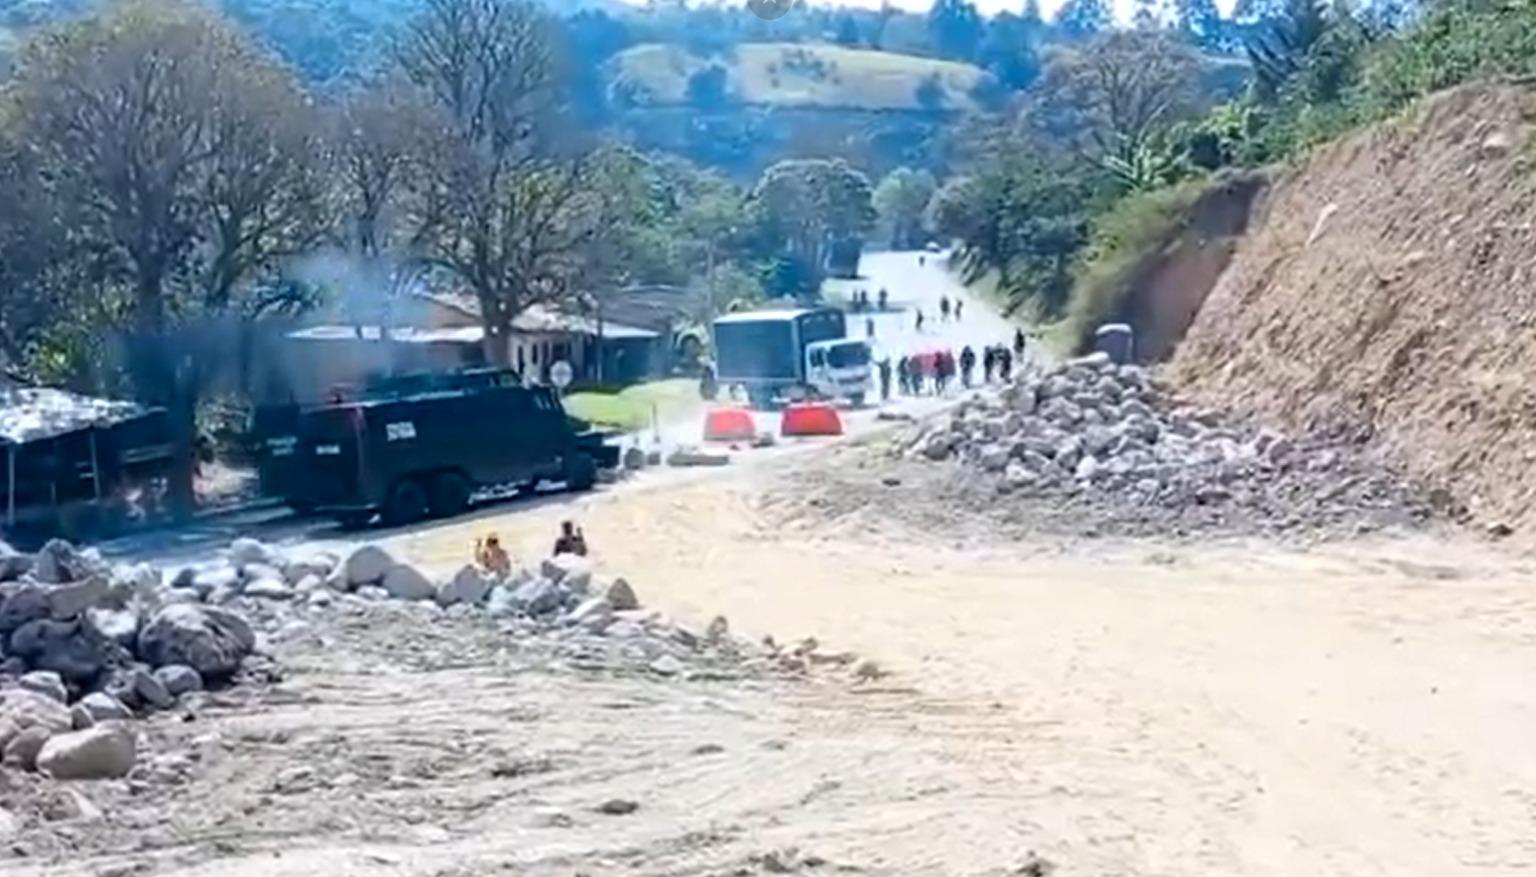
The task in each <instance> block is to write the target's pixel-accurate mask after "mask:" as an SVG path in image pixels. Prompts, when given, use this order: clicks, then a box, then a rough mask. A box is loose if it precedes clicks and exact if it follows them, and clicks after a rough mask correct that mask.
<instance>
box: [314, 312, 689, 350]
mask: <svg viewBox="0 0 1536 877" xmlns="http://www.w3.org/2000/svg"><path fill="white" fill-rule="evenodd" d="M525 316H527V315H525ZM513 328H514V329H515V330H516V331H518V332H526V333H529V334H552V335H559V334H577V335H591V336H593V337H597V323H596V322H593V321H587V320H582V319H580V318H574V319H573V318H570V317H562V316H559V315H542V314H540V315H533V316H531V317H528V318H527V319H524V318H522V317H520V318H518V319H517V320H515V321H513ZM288 337H289V338H292V339H294V340H297V341H348V340H357V339H361V340H364V341H378V340H379V339H380V338H381V337H383V333H382V330H381V329H380V328H379V327H378V326H362V327H358V326H347V325H334V324H333V325H324V326H310V327H308V328H304V329H299V330H296V331H294V332H290V333H288ZM389 337H390V338H391V339H393V340H394V341H398V342H400V343H401V344H479V343H480V341H481V339H483V338H484V337H485V330H484V329H482V328H481V327H479V326H456V327H450V328H446V329H418V328H416V327H414V326H398V327H395V328H393V329H390V331H389ZM658 337H660V335H659V334H658V333H656V332H652V331H651V330H649V329H641V328H638V327H636V326H623V325H620V324H618V323H609V322H604V323H603V332H602V338H603V339H604V340H608V341H616V340H621V339H631V338H658Z"/></svg>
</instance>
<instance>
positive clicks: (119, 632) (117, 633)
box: [81, 605, 142, 649]
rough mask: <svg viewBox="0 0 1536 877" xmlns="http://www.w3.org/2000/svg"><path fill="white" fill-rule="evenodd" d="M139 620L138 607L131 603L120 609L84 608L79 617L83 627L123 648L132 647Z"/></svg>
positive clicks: (136, 634)
mask: <svg viewBox="0 0 1536 877" xmlns="http://www.w3.org/2000/svg"><path fill="white" fill-rule="evenodd" d="M141 620H142V619H141V618H140V616H139V610H138V608H137V607H136V606H133V605H130V606H127V607H125V608H122V609H109V608H104V607H94V608H91V609H87V610H85V617H84V618H82V619H81V621H82V623H83V624H84V625H85V627H86V628H87V629H89V630H91V631H92V632H94V633H95V634H96V635H97V636H100V637H102V638H103V639H107V640H110V641H112V642H115V643H117V644H118V645H120V646H122V647H123V648H125V649H131V648H133V645H134V643H135V642H137V641H138V638H139V623H140V621H141Z"/></svg>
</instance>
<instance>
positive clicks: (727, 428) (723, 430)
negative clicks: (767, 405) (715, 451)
mask: <svg viewBox="0 0 1536 877" xmlns="http://www.w3.org/2000/svg"><path fill="white" fill-rule="evenodd" d="M756 437H757V423H756V422H754V421H753V420H752V412H750V411H748V410H747V409H745V408H715V409H712V410H711V411H710V412H709V413H708V414H706V415H704V440H705V441H707V442H749V441H752V439H754V438H756Z"/></svg>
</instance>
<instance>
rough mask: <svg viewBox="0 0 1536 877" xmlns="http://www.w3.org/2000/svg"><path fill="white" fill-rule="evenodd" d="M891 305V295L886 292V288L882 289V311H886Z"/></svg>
mask: <svg viewBox="0 0 1536 877" xmlns="http://www.w3.org/2000/svg"><path fill="white" fill-rule="evenodd" d="M890 304H891V294H890V293H889V292H887V291H886V290H885V287H883V286H882V287H880V310H882V311H883V310H885V309H886V308H888V307H890Z"/></svg>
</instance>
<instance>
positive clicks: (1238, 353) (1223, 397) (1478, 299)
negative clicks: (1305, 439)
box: [1170, 85, 1536, 521]
mask: <svg viewBox="0 0 1536 877" xmlns="http://www.w3.org/2000/svg"><path fill="white" fill-rule="evenodd" d="M1533 108H1536V95H1533V94H1532V93H1531V92H1530V91H1529V90H1528V89H1522V88H1517V87H1514V86H1508V85H1480V86H1475V87H1467V88H1462V89H1458V90H1455V91H1451V92H1447V93H1444V94H1440V95H1437V96H1435V97H1433V98H1430V99H1428V100H1426V101H1424V102H1422V103H1421V104H1419V105H1418V106H1417V107H1415V108H1414V109H1413V110H1411V111H1410V112H1409V113H1408V114H1407V115H1406V116H1404V117H1403V118H1401V119H1399V120H1397V121H1394V122H1391V123H1386V124H1382V125H1379V126H1376V127H1374V128H1372V129H1370V130H1368V131H1364V132H1362V133H1360V134H1357V135H1355V136H1352V137H1350V138H1348V139H1345V140H1342V141H1340V142H1338V143H1334V144H1331V145H1329V146H1327V147H1325V148H1322V149H1319V150H1317V151H1316V152H1315V153H1314V154H1313V155H1311V156H1310V157H1309V158H1308V159H1307V160H1306V161H1305V162H1304V163H1302V164H1301V165H1300V166H1299V167H1296V168H1294V169H1292V170H1290V171H1287V172H1286V173H1284V174H1282V175H1281V176H1280V177H1279V178H1278V179H1277V180H1276V181H1275V184H1274V186H1273V188H1272V189H1271V190H1270V191H1269V193H1268V194H1267V195H1266V196H1265V199H1264V201H1263V203H1262V204H1261V205H1260V207H1259V213H1258V215H1257V216H1256V217H1255V221H1254V223H1253V225H1252V229H1253V230H1252V231H1251V232H1250V234H1249V236H1248V238H1247V239H1246V240H1245V241H1244V242H1243V244H1242V246H1241V247H1240V249H1239V250H1238V253H1237V256H1236V258H1235V259H1234V261H1233V263H1232V265H1231V267H1230V268H1229V269H1228V270H1227V272H1226V273H1225V274H1224V275H1223V276H1222V278H1221V280H1220V281H1219V283H1218V284H1217V286H1216V288H1215V289H1214V290H1213V291H1212V292H1211V295H1210V297H1209V298H1208V299H1207V301H1206V303H1205V306H1204V308H1203V310H1202V311H1201V313H1200V315H1199V317H1198V318H1197V319H1196V321H1195V323H1194V325H1193V326H1192V327H1191V330H1190V333H1189V336H1188V338H1187V339H1186V340H1185V342H1184V344H1183V345H1182V346H1181V348H1180V349H1179V351H1178V353H1177V355H1176V357H1175V360H1174V362H1173V364H1172V369H1171V372H1170V374H1171V376H1172V378H1173V379H1174V380H1175V381H1176V382H1178V383H1179V384H1181V385H1182V389H1185V390H1187V391H1188V392H1190V393H1192V394H1193V395H1194V396H1195V397H1196V398H1198V399H1200V400H1201V401H1202V402H1204V403H1207V404H1213V405H1220V406H1233V407H1236V408H1239V409H1242V410H1246V411H1249V412H1253V413H1256V414H1258V415H1260V416H1261V417H1263V418H1265V419H1267V420H1271V421H1275V422H1278V423H1281V424H1283V425H1285V426H1286V427H1287V428H1289V429H1291V430H1293V431H1297V432H1302V433H1307V434H1319V433H1322V434H1330V435H1334V436H1338V437H1341V438H1347V439H1349V440H1354V441H1359V442H1362V443H1366V442H1368V443H1370V444H1371V445H1372V446H1373V447H1374V448H1376V449H1378V450H1380V451H1381V452H1383V453H1384V454H1385V455H1386V456H1387V457H1388V458H1389V459H1390V460H1392V461H1394V462H1395V463H1398V464H1401V465H1402V466H1403V467H1404V468H1405V469H1407V470H1408V471H1409V472H1411V473H1412V474H1414V475H1416V476H1418V477H1420V478H1423V479H1426V480H1429V481H1433V482H1436V483H1440V484H1443V485H1445V486H1446V487H1448V488H1449V489H1451V490H1452V491H1453V492H1454V494H1455V495H1456V497H1457V498H1458V499H1459V500H1461V501H1462V502H1465V503H1466V504H1467V506H1468V507H1469V508H1470V510H1471V511H1472V512H1473V513H1474V514H1475V515H1477V516H1478V517H1479V518H1481V519H1483V520H1484V521H1495V520H1510V521H1514V520H1516V519H1518V518H1519V517H1521V516H1528V515H1529V509H1530V508H1532V502H1531V500H1532V498H1533V493H1536V469H1533V468H1532V467H1531V466H1530V465H1529V461H1530V459H1531V454H1532V451H1531V448H1532V447H1533V439H1536V402H1533V399H1532V396H1531V394H1530V391H1529V389H1528V386H1529V380H1530V374H1531V369H1532V366H1533V365H1536V330H1533V323H1532V321H1533V320H1536V285H1533V283H1532V280H1533V273H1536V270H1533V269H1536V264H1533V261H1532V253H1533V252H1536V250H1533V247H1536V199H1533V197H1532V196H1533V182H1536V177H1533V175H1532V170H1531V168H1530V162H1529V157H1528V150H1527V142H1528V133H1529V132H1528V125H1527V122H1526V119H1528V118H1529V117H1530V113H1531V111H1532V109H1533Z"/></svg>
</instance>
